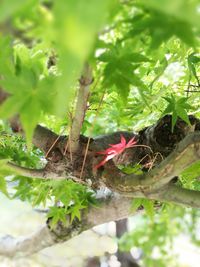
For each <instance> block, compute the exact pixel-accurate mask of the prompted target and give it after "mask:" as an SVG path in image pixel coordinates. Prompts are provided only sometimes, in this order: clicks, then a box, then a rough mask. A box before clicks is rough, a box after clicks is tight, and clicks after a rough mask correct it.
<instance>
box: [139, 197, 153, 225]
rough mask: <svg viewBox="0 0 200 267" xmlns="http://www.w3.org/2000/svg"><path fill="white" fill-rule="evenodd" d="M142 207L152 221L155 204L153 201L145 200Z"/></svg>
mask: <svg viewBox="0 0 200 267" xmlns="http://www.w3.org/2000/svg"><path fill="white" fill-rule="evenodd" d="M142 205H143V207H144V209H145V211H146V213H147V215H148V216H149V217H150V219H151V220H153V218H154V202H153V201H152V200H148V199H143V200H142Z"/></svg>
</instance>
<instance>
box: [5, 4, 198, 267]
mask: <svg viewBox="0 0 200 267" xmlns="http://www.w3.org/2000/svg"><path fill="white" fill-rule="evenodd" d="M186 11H187V12H186ZM199 21H200V12H199V0H192V1H188V0H176V1H174V0H163V1H158V0H149V1H144V0H136V1H117V0H109V1H108V0H101V1H99V0H90V1H84V0H76V1H73V0H67V1H65V0H60V1H51V0H49V1H48V0H47V1H46V0H45V1H39V0H21V1H16V0H11V1H5V0H4V1H2V3H1V5H0V31H1V35H0V77H1V79H0V85H1V88H2V89H3V90H4V91H6V92H7V93H9V94H10V97H9V98H8V99H7V100H6V101H5V102H4V103H3V104H1V106H0V130H1V134H0V159H1V167H0V169H1V171H0V191H1V192H3V193H4V194H6V195H7V196H8V197H11V198H20V199H21V200H23V201H29V202H30V203H31V204H32V205H33V206H37V207H41V206H42V205H43V206H44V207H47V208H49V207H50V211H49V214H48V217H49V218H51V226H52V227H53V226H54V225H55V224H56V223H57V222H58V221H62V222H63V223H70V222H71V220H73V219H75V218H76V219H80V218H81V212H82V210H84V209H86V208H87V207H88V206H89V205H90V204H93V203H94V199H93V197H92V193H91V192H90V191H88V190H87V189H86V188H85V187H83V186H81V185H77V184H75V183H73V182H69V181H56V182H52V181H42V180H39V179H30V178H26V177H20V176H18V175H15V176H14V177H13V176H10V174H11V172H10V171H9V170H7V169H6V167H5V162H6V161H5V160H7V159H9V160H12V161H13V162H15V163H16V164H18V165H21V166H25V167H31V168H40V167H42V166H43V165H44V164H45V161H44V155H43V154H42V153H41V151H39V150H38V149H36V148H34V147H32V148H31V149H30V143H31V139H32V135H33V131H34V128H35V126H36V124H37V123H43V124H44V125H47V126H48V127H50V128H51V129H53V130H54V131H56V133H61V132H63V130H64V131H65V133H67V131H68V129H69V128H70V127H69V126H70V123H71V117H70V116H68V115H67V114H69V113H70V112H71V111H72V110H73V108H74V98H75V94H76V89H77V85H78V79H79V78H80V76H81V72H82V69H83V66H84V63H85V62H88V63H89V64H90V65H91V66H92V68H93V77H94V83H93V85H92V88H91V95H90V97H89V108H88V110H87V113H86V117H85V121H84V125H83V128H82V133H83V134H84V135H89V136H97V135H100V134H106V133H109V132H113V131H115V130H119V129H120V130H130V131H133V130H134V131H138V130H141V129H143V128H145V127H146V126H148V125H150V124H152V123H154V122H155V121H156V120H157V119H159V118H160V117H161V116H163V115H164V114H172V118H173V120H172V130H173V128H174V126H175V123H176V120H177V118H178V117H179V118H181V119H182V120H184V121H185V122H186V123H188V124H189V119H188V112H189V111H190V112H192V113H194V114H195V116H197V117H199V116H200V104H199V103H200V94H199V93H198V91H199V87H200V86H199V73H200V64H199V62H200V57H199V37H198V33H199V30H200V24H199ZM186 91H187V92H186ZM192 91H196V92H195V93H192ZM102 99H103V100H102ZM163 99H164V100H165V101H164V100H163ZM101 100H102V101H101ZM166 102H167V107H166V108H165V104H166ZM100 103H101V105H100ZM99 105H100V108H99ZM14 114H19V116H20V120H21V123H22V126H23V128H24V130H25V134H26V142H25V141H24V139H23V138H20V137H17V136H13V135H12V134H11V130H10V128H9V126H8V124H7V123H6V119H9V118H11V117H12V116H13V115H14ZM27 145H28V147H29V150H28V149H27ZM119 167H120V166H119ZM120 168H121V169H122V171H124V172H126V173H128V174H131V173H136V174H141V168H140V166H139V165H135V166H126V167H124V166H121V167H120ZM198 177H199V163H195V164H194V165H193V166H191V167H190V168H189V169H187V170H186V171H185V172H183V173H182V176H181V181H180V182H181V183H182V184H183V186H184V187H187V188H191V189H196V190H200V186H199V180H198ZM58 202H59V203H60V204H59V206H56V203H58ZM154 205H155V203H153V202H151V201H147V200H144V199H138V200H134V202H133V209H137V208H140V207H142V206H143V207H144V208H145V210H146V213H147V214H148V217H145V218H146V219H145V220H144V221H143V224H142V225H141V228H140V227H139V228H138V229H139V230H138V232H137V231H136V232H135V235H133V236H131V238H133V239H131V238H129V241H130V240H133V241H134V242H136V243H134V244H136V246H141V247H142V249H143V251H145V254H146V260H145V259H143V261H144V262H145V265H146V266H150V267H151V266H165V265H166V264H165V263H164V261H165V262H167V264H168V265H169V262H168V258H166V257H165V258H163V260H162V259H161V258H160V259H159V261H158V262H156V263H155V261H151V259H150V257H151V256H152V255H151V248H150V245H149V243H152V242H155V244H157V246H158V247H160V248H161V247H162V245H163V246H164V244H165V243H166V242H168V243H170V240H171V238H172V235H173V234H174V232H173V231H172V230H173V229H174V228H173V227H171V221H170V219H169V216H168V215H165V213H164V212H163V213H162V214H163V219H162V216H161V222H162V223H159V222H158V221H159V220H158V218H157V213H156V214H154V213H153V210H154V209H153V207H154ZM68 214H69V215H70V216H69V217H70V218H71V220H70V221H69V222H67V221H66V215H68ZM182 215H183V214H182V213H179V212H177V213H176V214H175V215H174V216H177V218H178V217H180V216H182ZM195 216H196V217H197V215H193V217H192V218H193V224H192V223H191V225H190V228H191V229H192V227H193V228H195V227H194V225H195V223H196V217H195ZM148 218H151V220H150V221H149V219H148ZM177 220H178V219H177ZM153 222H154V223H153ZM177 225H178V224H177ZM179 225H180V224H179ZM172 228H173V229H172ZM175 228H176V227H175ZM144 229H145V231H144ZM176 229H177V228H176ZM146 230H147V231H146ZM144 232H145V233H144ZM191 232H192V231H191ZM192 233H193V239H194V240H195V238H194V236H195V234H194V232H192ZM163 235H165V237H163ZM141 236H144V237H145V236H146V237H147V238H148V239H147V238H146V240H151V242H146V241H144V240H143V239H142V238H141ZM159 236H162V238H161V239H159ZM142 240H143V241H142ZM131 242H132V241H131ZM198 242H199V240H197V238H196V243H198ZM134 244H133V243H131V245H134ZM198 244H199V243H198ZM131 245H130V246H131ZM130 246H129V248H130ZM160 253H161V254H162V255H165V256H166V251H165V249H163V247H162V251H161V249H160ZM164 259H165V260H164ZM164 264H165V265H164ZM170 266H171V265H170Z"/></svg>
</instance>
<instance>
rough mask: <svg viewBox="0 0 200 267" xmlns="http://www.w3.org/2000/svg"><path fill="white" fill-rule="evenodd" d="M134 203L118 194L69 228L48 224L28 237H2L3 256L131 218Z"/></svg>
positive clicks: (32, 250)
mask: <svg viewBox="0 0 200 267" xmlns="http://www.w3.org/2000/svg"><path fill="white" fill-rule="evenodd" d="M131 204H132V199H130V198H123V197H120V196H116V195H115V196H113V197H109V198H107V199H103V200H101V202H100V205H99V207H91V208H89V210H88V211H87V212H85V213H83V214H82V220H81V221H76V220H74V221H73V223H72V224H70V225H68V226H66V227H64V226H63V225H61V224H59V223H58V225H57V226H56V228H55V229H53V230H50V229H49V227H48V226H44V227H42V228H41V229H39V230H38V231H37V232H35V233H33V234H31V235H29V236H27V237H23V238H21V237H20V238H13V237H11V236H5V237H2V238H1V239H0V255H3V256H7V257H14V256H26V255H30V254H33V253H36V252H38V251H40V250H41V249H43V248H46V247H49V246H52V245H55V244H57V243H61V242H65V241H67V240H69V239H71V238H72V237H74V236H76V235H78V234H80V233H81V232H83V231H85V230H88V229H90V228H91V227H93V226H96V225H99V224H103V223H106V222H109V221H116V220H119V219H123V218H127V217H128V216H129V215H130V210H131Z"/></svg>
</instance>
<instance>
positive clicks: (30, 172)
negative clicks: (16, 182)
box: [6, 162, 47, 178]
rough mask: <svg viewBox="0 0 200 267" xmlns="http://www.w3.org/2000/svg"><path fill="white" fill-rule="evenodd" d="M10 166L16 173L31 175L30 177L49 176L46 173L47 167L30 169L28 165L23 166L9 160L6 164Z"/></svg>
mask: <svg viewBox="0 0 200 267" xmlns="http://www.w3.org/2000/svg"><path fill="white" fill-rule="evenodd" d="M6 165H7V166H8V167H9V168H11V169H12V170H13V171H14V172H15V173H17V174H19V175H21V176H25V177H29V178H47V177H46V173H45V169H40V170H37V169H29V168H26V167H21V166H18V165H16V164H14V163H12V162H7V164H6Z"/></svg>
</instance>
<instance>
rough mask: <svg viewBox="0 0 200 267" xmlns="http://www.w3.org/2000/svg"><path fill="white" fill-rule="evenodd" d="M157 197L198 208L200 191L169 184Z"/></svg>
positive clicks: (199, 206) (199, 205)
mask: <svg viewBox="0 0 200 267" xmlns="http://www.w3.org/2000/svg"><path fill="white" fill-rule="evenodd" d="M157 199H160V200H161V201H167V202H173V203H175V204H179V205H184V206H188V207H192V208H199V209H200V191H195V190H189V189H185V188H182V187H179V186H176V185H175V184H171V185H169V186H168V187H167V188H166V190H165V191H163V192H162V193H161V194H160V197H158V198H157Z"/></svg>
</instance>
